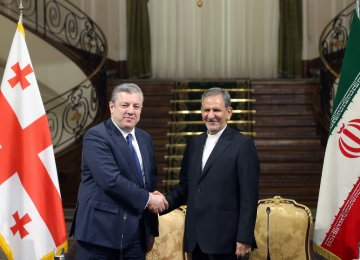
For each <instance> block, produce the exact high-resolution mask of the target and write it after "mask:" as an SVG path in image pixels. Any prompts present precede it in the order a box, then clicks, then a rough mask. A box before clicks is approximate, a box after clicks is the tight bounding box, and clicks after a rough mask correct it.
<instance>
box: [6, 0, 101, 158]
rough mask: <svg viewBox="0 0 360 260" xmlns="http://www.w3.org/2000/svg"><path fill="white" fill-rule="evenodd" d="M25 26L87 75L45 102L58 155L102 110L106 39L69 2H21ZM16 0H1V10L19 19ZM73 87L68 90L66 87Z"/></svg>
mask: <svg viewBox="0 0 360 260" xmlns="http://www.w3.org/2000/svg"><path fill="white" fill-rule="evenodd" d="M22 3H23V7H24V9H23V13H24V15H23V18H24V19H23V24H24V26H25V28H26V29H27V30H29V31H31V32H33V33H34V34H36V35H37V36H39V37H41V38H42V39H43V40H45V41H46V42H48V43H49V44H51V45H52V46H54V47H55V48H57V49H58V50H59V51H61V52H63V53H64V54H65V55H66V56H68V57H69V58H70V59H72V60H73V61H74V62H75V63H76V64H77V65H78V66H79V68H80V69H82V70H83V71H84V73H85V74H86V75H87V78H86V79H84V80H83V81H82V82H80V83H79V84H77V85H76V86H73V87H72V88H71V89H70V90H68V91H66V92H65V93H63V94H61V95H59V96H57V97H55V98H54V99H51V100H49V101H47V102H46V103H45V104H44V105H45V109H46V113H47V116H48V119H49V126H50V131H51V135H52V139H53V145H54V150H55V152H56V153H57V154H60V153H62V152H64V151H65V150H66V148H68V147H69V146H70V145H71V144H73V143H74V142H77V141H79V139H80V137H81V136H82V134H83V133H84V132H85V130H86V129H87V128H88V127H89V126H90V125H91V124H93V123H95V122H96V121H97V120H98V119H100V118H101V116H102V114H103V113H104V109H103V108H104V107H105V106H104V103H105V100H106V89H105V86H106V71H105V64H106V59H107V51H108V48H107V42H106V37H105V35H104V33H103V32H102V31H101V29H100V28H99V26H98V25H97V24H96V23H94V22H93V21H92V20H91V19H90V18H89V17H88V16H87V15H86V14H85V13H84V12H82V11H81V10H80V9H78V8H77V7H76V6H74V5H73V4H72V3H71V2H70V1H68V0H62V1H57V0H23V1H22ZM18 5H19V4H18V1H16V0H0V14H2V15H4V16H6V17H8V18H9V19H11V20H13V21H14V22H17V21H18V18H19V8H18ZM67 89H69V88H67Z"/></svg>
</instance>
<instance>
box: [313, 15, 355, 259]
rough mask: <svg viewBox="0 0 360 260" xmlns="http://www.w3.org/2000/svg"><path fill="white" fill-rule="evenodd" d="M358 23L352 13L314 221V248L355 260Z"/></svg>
mask: <svg viewBox="0 0 360 260" xmlns="http://www.w3.org/2000/svg"><path fill="white" fill-rule="evenodd" d="M359 88H360V21H359V18H358V16H357V15H356V13H355V12H354V15H353V20H352V24H351V28H350V35H349V39H348V43H347V46H346V51H345V56H344V60H343V66H342V68H341V73H340V80H339V86H338V89H337V93H336V97H335V100H334V105H333V113H332V117H331V122H330V131H329V138H328V142H327V146H326V152H325V158H324V165H323V171H322V177H321V185H320V193H319V199H318V206H317V211H316V218H315V229H314V239H313V240H314V244H315V246H314V248H315V250H316V251H317V252H319V253H320V254H322V255H323V256H325V257H327V258H328V259H336V258H340V259H346V260H347V259H349V260H350V259H358V258H359V257H360V256H359V243H360V92H359Z"/></svg>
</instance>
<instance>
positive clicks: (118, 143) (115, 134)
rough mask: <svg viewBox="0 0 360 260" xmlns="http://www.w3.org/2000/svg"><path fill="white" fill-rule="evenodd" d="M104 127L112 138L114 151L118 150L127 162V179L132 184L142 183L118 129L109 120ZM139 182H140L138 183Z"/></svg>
mask: <svg viewBox="0 0 360 260" xmlns="http://www.w3.org/2000/svg"><path fill="white" fill-rule="evenodd" d="M105 125H106V127H107V129H108V133H109V135H110V136H111V137H112V139H113V141H114V144H115V147H116V149H119V150H120V154H121V155H122V156H124V159H125V161H126V162H128V167H129V176H128V177H129V178H130V179H132V180H133V181H134V182H137V183H139V184H142V183H143V181H142V180H140V176H139V174H137V167H136V164H135V161H134V158H133V157H132V155H131V152H130V149H129V147H128V144H127V142H126V140H125V138H124V136H123V135H122V134H121V132H120V131H119V129H117V128H116V126H115V125H114V123H113V122H112V120H111V119H108V120H107V121H106V122H105ZM141 156H143V153H142V152H141ZM140 181H141V182H140Z"/></svg>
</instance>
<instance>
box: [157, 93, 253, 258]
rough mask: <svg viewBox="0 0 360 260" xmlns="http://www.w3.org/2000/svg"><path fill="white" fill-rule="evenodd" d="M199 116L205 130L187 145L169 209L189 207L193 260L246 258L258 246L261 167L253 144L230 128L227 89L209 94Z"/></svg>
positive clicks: (188, 230)
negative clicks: (257, 218) (257, 231)
mask: <svg viewBox="0 0 360 260" xmlns="http://www.w3.org/2000/svg"><path fill="white" fill-rule="evenodd" d="M201 113H202V120H203V122H204V123H205V125H206V127H207V132H206V133H203V134H201V135H199V136H197V137H194V138H192V139H190V140H189V142H188V143H187V146H186V148H185V152H184V156H183V160H182V165H181V171H180V182H179V184H178V185H177V186H176V187H175V188H174V189H173V190H172V191H171V192H169V193H168V194H167V195H166V199H167V201H168V203H169V209H168V211H171V210H173V209H175V208H177V207H179V206H180V205H183V204H187V210H186V221H185V236H184V247H185V251H187V252H192V259H193V260H202V259H210V260H227V259H229V260H230V259H237V258H238V257H248V255H249V254H248V253H249V252H250V251H251V249H252V248H254V247H256V243H255V238H254V227H255V221H256V213H257V203H258V182H259V171H260V169H259V168H260V167H259V161H258V156H257V152H256V148H255V144H254V142H253V140H252V139H251V138H249V137H246V136H244V135H243V134H241V133H239V132H238V131H235V130H234V129H231V128H230V127H229V126H227V121H228V120H230V118H231V115H232V108H231V98H230V95H229V93H228V92H227V91H224V90H223V89H220V88H211V89H208V90H207V91H205V92H204V93H203V95H202V98H201ZM168 211H164V213H166V212H168Z"/></svg>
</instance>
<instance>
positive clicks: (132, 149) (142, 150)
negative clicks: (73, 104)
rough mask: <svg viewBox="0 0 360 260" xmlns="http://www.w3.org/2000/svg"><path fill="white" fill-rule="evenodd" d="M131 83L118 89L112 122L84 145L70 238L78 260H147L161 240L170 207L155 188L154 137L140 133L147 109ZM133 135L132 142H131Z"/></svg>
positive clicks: (92, 133)
mask: <svg viewBox="0 0 360 260" xmlns="http://www.w3.org/2000/svg"><path fill="white" fill-rule="evenodd" d="M143 99H144V98H143V93H142V91H141V89H140V88H139V87H138V86H137V85H135V84H132V83H128V84H121V85H119V86H117V87H115V88H114V90H113V93H112V96H111V101H110V102H109V107H110V112H111V118H110V119H108V120H107V121H105V122H103V123H100V124H98V125H96V126H94V127H92V128H91V129H89V130H88V131H87V133H86V134H85V136H84V139H83V154H82V176H81V183H80V187H79V193H78V201H77V207H76V213H75V216H74V221H73V225H72V228H71V232H70V235H71V234H73V235H74V237H75V239H76V240H77V242H78V246H77V253H76V254H77V259H78V260H89V259H97V260H100V259H117V260H118V259H145V255H146V252H147V251H149V250H150V249H151V247H152V245H153V243H154V237H155V236H158V218H157V215H156V214H154V213H152V212H150V211H149V209H148V208H149V207H151V208H152V209H155V211H162V210H164V209H165V208H166V207H167V202H166V200H165V198H164V197H163V196H162V195H160V194H152V193H151V192H153V191H154V190H155V188H156V175H157V169H156V163H155V155H154V150H153V144H152V140H151V138H150V136H149V135H148V134H147V133H146V132H144V131H142V130H140V129H138V128H136V127H135V126H136V124H137V123H138V122H139V120H140V114H141V110H142V104H143ZM130 135H131V136H130Z"/></svg>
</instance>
